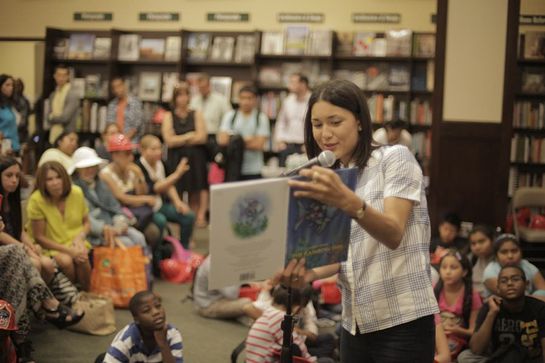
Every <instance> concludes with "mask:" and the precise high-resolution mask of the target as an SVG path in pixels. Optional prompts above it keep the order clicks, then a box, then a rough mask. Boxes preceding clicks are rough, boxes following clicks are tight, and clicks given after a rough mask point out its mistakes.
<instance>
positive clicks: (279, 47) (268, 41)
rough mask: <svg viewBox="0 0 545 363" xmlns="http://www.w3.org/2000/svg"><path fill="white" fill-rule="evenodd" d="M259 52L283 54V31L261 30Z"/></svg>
mask: <svg viewBox="0 0 545 363" xmlns="http://www.w3.org/2000/svg"><path fill="white" fill-rule="evenodd" d="M261 54H264V55H281V54H284V33H283V32H263V35H262V37H261Z"/></svg>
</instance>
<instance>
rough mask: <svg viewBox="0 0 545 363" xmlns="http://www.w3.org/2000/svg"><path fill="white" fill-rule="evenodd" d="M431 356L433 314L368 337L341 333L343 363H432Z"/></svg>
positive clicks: (433, 331)
mask: <svg viewBox="0 0 545 363" xmlns="http://www.w3.org/2000/svg"><path fill="white" fill-rule="evenodd" d="M434 353H435V323H434V320H433V315H430V316H426V317H423V318H420V319H417V320H414V321H411V322H408V323H405V324H401V325H397V326H394V327H391V328H388V329H384V330H380V331H376V332H372V333H367V334H360V333H356V335H355V336H354V335H352V334H350V333H349V332H348V331H347V330H346V329H343V330H342V332H341V362H343V363H397V362H399V363H432V362H433V356H434Z"/></svg>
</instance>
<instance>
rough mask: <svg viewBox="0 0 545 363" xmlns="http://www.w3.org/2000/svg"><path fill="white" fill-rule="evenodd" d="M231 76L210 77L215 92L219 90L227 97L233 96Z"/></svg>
mask: <svg viewBox="0 0 545 363" xmlns="http://www.w3.org/2000/svg"><path fill="white" fill-rule="evenodd" d="M232 82H233V79H232V78H231V77H210V87H211V88H212V90H213V91H214V92H217V93H219V94H221V95H223V97H225V98H226V99H230V98H231V83H232Z"/></svg>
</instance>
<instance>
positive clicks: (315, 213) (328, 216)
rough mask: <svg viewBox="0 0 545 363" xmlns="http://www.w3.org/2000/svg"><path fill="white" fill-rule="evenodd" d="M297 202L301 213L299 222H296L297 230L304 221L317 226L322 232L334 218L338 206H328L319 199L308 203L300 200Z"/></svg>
mask: <svg viewBox="0 0 545 363" xmlns="http://www.w3.org/2000/svg"><path fill="white" fill-rule="evenodd" d="M297 204H298V209H299V215H298V217H297V222H296V223H295V227H294V229H295V230H297V229H298V228H299V227H300V226H301V225H302V224H303V223H304V222H307V223H310V224H311V225H312V228H316V231H317V232H321V231H323V230H324V228H326V227H327V225H328V224H329V222H330V221H331V220H332V219H333V216H334V214H335V211H336V208H332V207H328V206H327V205H325V204H323V203H320V202H317V201H308V202H307V203H304V202H302V201H298V202H297Z"/></svg>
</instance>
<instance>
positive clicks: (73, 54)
mask: <svg viewBox="0 0 545 363" xmlns="http://www.w3.org/2000/svg"><path fill="white" fill-rule="evenodd" d="M94 44H95V35H94V34H72V35H70V41H69V44H68V58H69V59H91V58H93V46H94Z"/></svg>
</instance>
